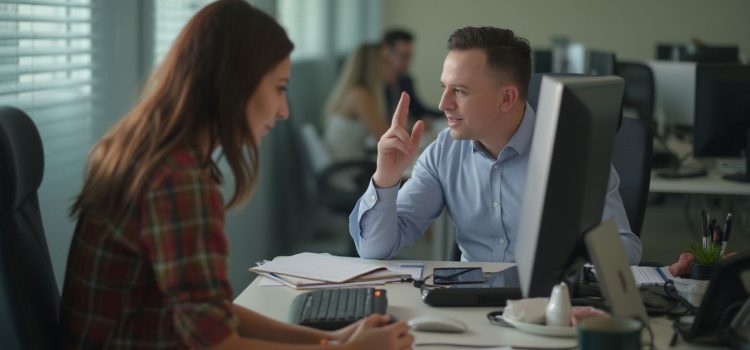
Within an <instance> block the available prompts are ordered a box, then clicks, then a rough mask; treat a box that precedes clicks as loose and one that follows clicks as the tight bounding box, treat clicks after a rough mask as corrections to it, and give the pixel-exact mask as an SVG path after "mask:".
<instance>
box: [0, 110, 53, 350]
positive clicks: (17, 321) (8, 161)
mask: <svg viewBox="0 0 750 350" xmlns="http://www.w3.org/2000/svg"><path fill="white" fill-rule="evenodd" d="M43 173H44V152H43V150H42V140H41V138H40V137H39V132H38V131H37V128H36V126H35V125H34V122H32V121H31V118H29V117H28V116H27V115H26V114H25V113H24V112H22V111H20V110H18V109H16V108H13V107H0V192H1V193H2V196H0V310H3V311H2V312H1V313H2V316H0V322H1V323H0V328H1V330H0V331H1V332H2V339H1V340H0V341H2V347H3V349H52V348H55V347H56V346H55V345H56V344H58V340H59V333H58V332H59V326H58V304H59V299H60V295H59V292H58V290H57V284H56V282H55V277H54V273H53V272H52V263H51V260H50V255H49V251H48V249H47V241H46V239H45V234H44V228H43V227H42V218H41V213H40V212H39V198H38V196H37V190H38V189H39V185H40V184H41V182H42V175H43Z"/></svg>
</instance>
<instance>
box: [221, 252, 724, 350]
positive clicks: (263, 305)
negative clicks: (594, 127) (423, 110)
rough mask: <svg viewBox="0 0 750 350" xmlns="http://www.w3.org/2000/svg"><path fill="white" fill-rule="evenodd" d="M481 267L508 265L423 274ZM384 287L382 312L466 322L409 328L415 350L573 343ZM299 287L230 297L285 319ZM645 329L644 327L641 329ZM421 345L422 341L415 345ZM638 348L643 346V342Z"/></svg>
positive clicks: (254, 286) (668, 333)
mask: <svg viewBox="0 0 750 350" xmlns="http://www.w3.org/2000/svg"><path fill="white" fill-rule="evenodd" d="M452 266H481V267H482V268H483V269H484V270H485V271H487V272H494V271H501V270H503V269H505V268H507V267H509V266H510V264H506V263H461V262H450V261H427V262H425V271H424V275H425V276H426V275H428V274H431V273H432V269H433V268H435V267H452ZM378 288H384V289H386V290H387V295H388V312H389V313H390V314H391V315H393V316H394V317H396V318H398V319H399V320H408V319H410V318H412V317H415V316H420V315H445V316H450V317H453V318H456V319H459V320H461V321H463V322H464V323H466V324H467V325H468V326H469V330H468V331H467V332H465V333H461V334H449V333H430V332H416V331H415V332H412V334H413V335H414V338H415V348H416V349H451V348H461V347H460V346H458V344H461V345H474V346H476V345H485V346H488V347H489V346H495V347H498V346H515V347H524V348H541V349H544V348H555V349H559V348H575V346H576V343H577V342H576V339H575V338H552V337H542V336H537V335H532V334H527V333H524V332H521V331H519V330H517V329H512V328H505V327H500V326H495V325H492V324H490V323H489V321H488V320H487V317H486V315H487V313H488V312H490V311H494V310H496V309H497V308H495V307H431V306H428V305H426V304H424V303H422V300H421V297H420V291H419V289H417V288H415V287H413V286H412V285H411V284H410V283H395V284H387V285H385V286H380V287H378ZM300 293H303V291H297V290H293V289H291V288H287V287H261V286H260V279H259V278H256V279H255V280H254V281H253V282H252V283H251V284H250V285H249V286H248V287H247V288H246V289H245V290H244V291H243V292H242V293H241V294H240V295H239V296H238V297H237V299H235V300H234V302H235V303H236V304H238V305H242V306H244V307H247V308H250V309H252V310H254V311H257V312H259V313H261V314H263V315H266V316H268V317H271V318H274V319H276V320H279V321H283V322H288V313H289V308H290V305H291V302H292V299H294V297H295V296H296V295H298V294H300ZM651 327H652V329H653V330H654V335H655V338H656V348H658V349H719V348H718V347H713V348H712V347H698V346H695V345H693V344H688V343H686V342H684V341H683V340H682V339H680V340H679V341H678V343H677V344H676V346H675V347H671V348H670V347H669V340H670V339H671V337H672V323H671V321H669V320H667V319H665V318H656V319H652V320H651ZM644 334H646V332H644ZM436 343H445V344H455V346H453V347H451V346H436V345H428V344H436ZM421 344H424V345H421ZM644 348H647V347H645V346H644Z"/></svg>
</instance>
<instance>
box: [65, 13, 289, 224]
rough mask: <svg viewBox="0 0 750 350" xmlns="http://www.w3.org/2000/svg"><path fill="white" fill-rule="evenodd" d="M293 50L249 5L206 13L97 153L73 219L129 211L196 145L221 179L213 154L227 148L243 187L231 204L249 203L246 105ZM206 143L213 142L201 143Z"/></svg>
mask: <svg viewBox="0 0 750 350" xmlns="http://www.w3.org/2000/svg"><path fill="white" fill-rule="evenodd" d="M292 49H293V44H292V42H291V41H290V40H289V38H288V37H287V35H286V33H285V32H284V29H283V28H282V27H281V26H280V25H279V24H278V23H276V21H275V20H274V19H273V18H271V17H270V16H268V15H267V14H265V13H263V12H261V11H260V10H258V9H256V8H255V7H253V6H252V5H250V4H248V3H247V2H246V1H244V0H219V1H216V2H214V3H212V4H210V5H208V6H206V7H205V8H203V9H202V10H200V11H199V12H198V13H197V14H196V15H195V16H194V17H193V18H192V19H191V20H190V21H189V22H188V23H187V25H186V26H185V28H184V29H183V30H182V32H181V33H180V35H179V36H178V37H177V39H176V40H175V42H174V45H173V46H172V49H171V50H170V51H169V53H168V54H167V57H166V58H165V59H164V62H163V63H162V64H161V66H160V67H159V68H158V69H157V70H156V71H155V72H154V73H153V74H152V75H151V77H150V78H149V80H148V83H147V84H146V86H145V88H144V91H143V93H142V96H141V97H140V99H139V101H138V103H137V104H136V105H135V107H133V109H132V110H131V111H130V112H128V113H127V114H126V115H125V116H124V117H123V118H122V119H121V120H120V121H119V122H118V123H117V124H116V125H115V126H114V127H113V128H112V129H111V130H109V132H107V133H106V135H105V136H104V137H103V138H102V139H101V140H100V141H99V142H98V143H97V144H96V145H95V146H94V148H93V149H92V151H91V153H90V155H89V159H88V164H87V166H86V173H85V178H84V184H83V189H82V191H81V194H80V195H79V196H78V197H77V198H76V200H75V203H74V204H73V206H72V207H71V216H77V215H81V214H82V213H83V212H89V211H96V212H97V213H102V214H115V213H117V212H119V211H121V210H123V209H124V208H127V207H128V205H130V204H132V203H133V202H134V201H135V199H136V198H137V196H138V195H139V194H140V193H141V192H142V191H143V190H144V188H145V187H146V186H147V183H146V182H147V181H148V178H149V176H150V174H151V173H152V172H153V170H154V169H155V168H156V167H157V166H158V165H159V163H160V162H161V161H163V160H164V158H165V156H167V155H168V154H170V153H171V152H172V151H174V150H175V149H177V148H180V147H193V148H196V149H197V150H198V153H199V157H200V165H201V167H202V168H204V169H206V171H208V172H210V173H211V175H212V176H213V177H214V178H215V179H216V180H217V182H220V181H221V180H222V176H221V173H220V172H219V170H218V167H217V166H216V164H215V163H214V161H213V159H212V158H211V153H212V150H213V148H214V147H216V146H221V152H222V154H223V156H225V157H226V159H227V162H228V163H229V166H230V168H231V171H232V174H233V175H234V183H235V192H234V194H233V196H232V198H231V199H230V201H229V202H228V207H233V206H235V205H237V204H239V203H241V202H243V201H244V200H246V199H247V198H248V197H249V195H250V193H251V191H252V188H253V186H254V185H255V181H256V175H257V173H258V169H259V159H258V148H257V142H256V141H258V140H255V139H254V136H253V133H252V131H251V130H250V127H251V126H250V125H248V122H247V118H246V114H245V113H246V106H247V103H248V101H249V99H250V97H251V96H252V95H253V93H254V92H255V90H256V88H257V87H258V85H259V84H260V81H261V80H262V78H263V77H264V76H265V75H266V74H267V73H268V72H269V71H271V70H272V69H273V68H275V67H276V66H277V65H278V64H279V63H280V62H281V61H283V60H284V59H285V58H286V57H288V56H289V54H290V53H291V51H292ZM250 117H251V118H252V116H250ZM201 139H203V140H207V141H208V142H207V143H205V144H203V145H199V144H198V143H197V142H198V140H201ZM199 147H203V149H200V148H199ZM245 147H248V148H249V149H248V155H247V156H245V152H244V150H245Z"/></svg>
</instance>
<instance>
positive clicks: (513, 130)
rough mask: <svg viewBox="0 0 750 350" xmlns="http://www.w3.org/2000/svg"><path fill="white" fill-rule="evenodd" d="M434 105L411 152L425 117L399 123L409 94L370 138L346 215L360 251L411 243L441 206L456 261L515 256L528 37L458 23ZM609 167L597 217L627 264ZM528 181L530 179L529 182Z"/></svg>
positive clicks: (527, 109) (631, 244)
mask: <svg viewBox="0 0 750 350" xmlns="http://www.w3.org/2000/svg"><path fill="white" fill-rule="evenodd" d="M448 49H449V52H448V55H447V57H446V58H445V61H444V64H443V72H442V75H441V78H440V80H441V82H442V84H443V95H442V97H441V99H440V106H439V107H440V110H442V111H443V112H444V113H445V115H446V118H447V119H448V126H449V127H448V128H447V129H445V130H443V131H442V132H441V133H440V134H439V135H438V137H437V139H436V140H435V141H434V142H433V143H432V144H430V145H429V146H428V147H427V149H425V151H424V152H423V153H422V154H421V155H420V156H419V159H418V160H417V162H416V164H415V165H414V170H413V171H412V175H411V178H410V179H409V180H408V181H407V182H406V183H405V184H404V186H403V188H401V189H400V190H399V186H398V185H399V182H400V179H401V175H402V174H403V172H404V171H405V170H406V169H407V167H408V166H409V165H410V164H411V163H412V162H413V161H414V158H415V157H416V154H417V150H418V145H419V141H420V139H421V136H422V132H423V129H424V124H423V123H422V122H421V121H420V122H417V123H416V124H415V125H414V128H413V129H412V133H411V135H410V134H409V133H408V131H407V130H406V120H407V114H408V105H409V96H408V95H407V94H402V96H401V100H400V101H399V104H398V107H397V108H396V112H395V113H394V115H393V120H392V122H391V128H390V129H389V130H388V131H387V132H386V133H385V134H384V135H383V137H382V138H381V139H380V141H379V142H378V159H377V170H376V171H375V174H374V175H373V177H372V180H371V181H370V185H369V187H368V189H367V190H366V192H365V194H364V195H363V196H362V198H360V200H359V201H358V202H357V205H356V206H355V207H354V210H353V211H352V213H351V215H350V217H349V232H350V234H351V236H352V238H353V239H354V243H355V245H356V247H357V251H358V252H359V255H360V256H361V257H363V258H373V259H388V258H391V257H393V256H394V255H395V254H396V253H397V252H398V251H399V250H400V249H401V248H402V247H404V246H406V245H411V244H413V243H414V242H415V241H416V240H417V239H419V238H420V237H421V236H422V235H423V234H424V232H425V230H426V229H427V227H428V226H429V225H430V224H431V223H432V222H433V221H434V220H435V218H437V217H438V216H439V215H440V213H441V212H442V211H443V209H446V210H447V211H448V214H449V215H450V216H451V218H452V219H453V221H454V222H455V224H456V241H457V242H458V245H459V247H460V249H461V253H462V256H461V260H463V261H495V262H515V255H514V253H515V249H514V248H515V243H516V240H517V235H518V226H519V221H520V217H521V200H522V198H523V191H524V188H525V186H526V171H527V168H528V161H529V148H530V146H531V139H532V137H533V135H534V122H535V119H536V115H535V113H534V110H533V109H532V108H531V106H529V104H528V103H526V91H527V89H528V82H529V79H530V76H531V59H530V48H529V44H528V42H527V41H526V40H525V39H522V38H518V37H516V36H515V34H514V33H513V32H512V31H510V30H506V29H498V28H491V27H484V28H472V27H467V28H463V29H459V30H457V31H455V32H454V33H453V34H452V35H451V37H450V39H449V40H448ZM619 182H620V181H619V177H618V175H617V172H616V171H615V169H614V167H612V168H611V171H610V178H609V185H608V188H607V196H606V203H605V208H604V212H603V215H602V216H603V217H602V219H607V218H610V217H613V218H614V219H615V223H616V224H617V227H618V229H619V232H620V237H621V238H622V241H623V243H624V245H625V250H626V252H627V255H628V259H629V261H630V264H632V265H635V264H637V263H638V262H639V261H640V258H641V242H640V240H639V239H638V237H637V236H636V235H635V234H633V233H632V232H631V230H630V225H629V224H628V219H627V216H626V214H625V209H624V207H623V204H622V199H621V198H620V194H619V192H618V187H619ZM530 185H532V186H533V184H530Z"/></svg>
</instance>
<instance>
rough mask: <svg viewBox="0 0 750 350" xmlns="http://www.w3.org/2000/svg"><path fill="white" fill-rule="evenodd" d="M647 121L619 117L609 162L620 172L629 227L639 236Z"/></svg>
mask: <svg viewBox="0 0 750 350" xmlns="http://www.w3.org/2000/svg"><path fill="white" fill-rule="evenodd" d="M652 140H653V132H652V129H651V125H650V124H649V123H647V122H646V121H644V120H638V119H634V118H628V117H623V118H622V120H621V122H620V129H619V130H618V131H617V134H615V144H614V150H613V154H612V165H613V166H614V167H615V169H616V170H617V173H618V174H619V175H620V197H622V204H623V205H624V206H625V213H626V214H627V216H628V221H629V222H630V229H631V230H632V231H633V233H635V234H636V236H638V237H640V236H641V228H642V227H643V216H644V214H645V213H646V204H647V201H648V191H649V186H650V184H651V153H652V151H653V141H652Z"/></svg>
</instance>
